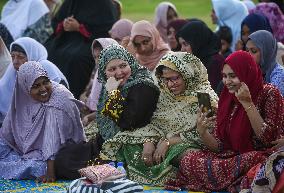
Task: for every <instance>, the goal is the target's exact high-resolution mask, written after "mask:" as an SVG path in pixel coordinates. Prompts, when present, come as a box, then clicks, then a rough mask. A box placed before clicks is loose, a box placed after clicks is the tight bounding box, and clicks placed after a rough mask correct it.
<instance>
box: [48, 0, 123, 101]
mask: <svg viewBox="0 0 284 193" xmlns="http://www.w3.org/2000/svg"><path fill="white" fill-rule="evenodd" d="M70 16H73V17H74V18H75V19H76V20H77V21H78V22H79V23H80V24H82V25H81V27H83V28H84V29H85V31H87V34H89V36H86V35H84V34H83V33H81V32H67V31H64V30H63V29H61V30H58V27H60V25H61V26H62V24H63V21H64V19H65V18H67V17H70ZM116 17H117V13H116V10H115V7H114V5H113V3H112V0H65V1H64V3H63V4H62V6H61V7H60V9H59V10H58V12H57V14H56V15H55V17H54V19H53V20H52V27H53V29H54V33H53V34H52V35H51V37H50V38H49V39H48V40H47V42H46V43H45V46H46V48H47V51H48V60H50V61H51V62H53V63H54V64H55V65H57V66H58V68H59V69H60V70H61V71H62V72H63V74H64V75H65V76H66V78H67V80H68V82H69V85H70V90H71V92H72V93H73V94H74V96H75V97H76V98H78V97H79V96H80V94H81V93H82V92H83V90H84V89H85V86H86V85H87V83H88V81H89V79H90V76H91V73H92V70H93V67H94V63H95V62H94V60H93V57H92V54H91V44H92V41H93V40H94V39H95V38H101V37H108V36H109V35H108V31H109V30H110V29H111V27H112V25H113V24H114V23H115V22H116V20H117V18H116Z"/></svg>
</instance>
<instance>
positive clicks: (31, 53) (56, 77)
mask: <svg viewBox="0 0 284 193" xmlns="http://www.w3.org/2000/svg"><path fill="white" fill-rule="evenodd" d="M10 53H11V57H12V63H11V64H10V65H9V66H8V68H7V70H6V72H5V74H4V76H3V77H2V79H1V80H0V93H5V95H2V96H1V97H0V118H1V119H0V123H2V122H3V119H4V117H5V115H6V114H7V112H8V109H9V106H10V104H11V101H12V95H13V89H14V85H15V81H16V74H17V70H18V69H19V67H20V66H21V65H22V64H23V63H25V62H27V61H37V62H40V63H41V65H42V66H43V67H44V69H45V70H46V71H47V73H48V76H49V78H50V80H52V81H55V82H58V83H62V84H64V85H66V86H67V87H68V82H67V80H66V78H65V77H64V75H63V74H62V73H61V72H60V70H59V69H58V68H57V67H56V66H55V65H54V64H53V63H51V62H49V61H47V60H46V58H47V51H46V49H45V47H44V46H43V45H41V44H40V43H39V42H37V41H36V40H34V39H32V38H29V37H23V38H18V39H17V40H16V41H14V42H13V43H12V44H11V47H10Z"/></svg>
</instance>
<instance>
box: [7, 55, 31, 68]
mask: <svg viewBox="0 0 284 193" xmlns="http://www.w3.org/2000/svg"><path fill="white" fill-rule="evenodd" d="M11 57H12V63H13V66H14V68H15V70H17V71H18V70H19V68H20V66H21V65H22V64H23V63H25V62H27V61H28V58H27V56H26V55H25V54H24V53H22V52H17V51H12V52H11Z"/></svg>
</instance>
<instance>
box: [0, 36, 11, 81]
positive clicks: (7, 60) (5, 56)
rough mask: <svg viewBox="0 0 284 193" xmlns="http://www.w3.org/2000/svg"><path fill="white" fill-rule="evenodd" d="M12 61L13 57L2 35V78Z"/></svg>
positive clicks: (0, 51)
mask: <svg viewBox="0 0 284 193" xmlns="http://www.w3.org/2000/svg"><path fill="white" fill-rule="evenodd" d="M11 63H12V58H11V55H10V52H9V50H8V49H7V47H6V45H5V43H4V41H3V39H2V38H1V37H0V79H1V78H2V76H3V75H4V74H5V72H6V69H7V67H8V66H9V64H11Z"/></svg>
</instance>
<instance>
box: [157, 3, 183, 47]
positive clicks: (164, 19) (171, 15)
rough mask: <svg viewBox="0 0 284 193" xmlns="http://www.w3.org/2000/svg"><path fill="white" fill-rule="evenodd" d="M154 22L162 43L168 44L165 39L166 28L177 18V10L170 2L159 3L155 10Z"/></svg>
mask: <svg viewBox="0 0 284 193" xmlns="http://www.w3.org/2000/svg"><path fill="white" fill-rule="evenodd" d="M155 15H156V16H155V20H154V24H155V27H156V28H157V30H158V31H159V33H160V36H161V37H162V39H163V40H164V42H166V43H167V42H168V37H167V26H168V24H169V23H170V22H171V21H173V20H175V19H177V18H178V14H177V9H176V6H175V5H174V4H172V3H171V2H167V1H164V2H161V3H159V5H158V6H157V7H156V10H155Z"/></svg>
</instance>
